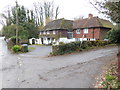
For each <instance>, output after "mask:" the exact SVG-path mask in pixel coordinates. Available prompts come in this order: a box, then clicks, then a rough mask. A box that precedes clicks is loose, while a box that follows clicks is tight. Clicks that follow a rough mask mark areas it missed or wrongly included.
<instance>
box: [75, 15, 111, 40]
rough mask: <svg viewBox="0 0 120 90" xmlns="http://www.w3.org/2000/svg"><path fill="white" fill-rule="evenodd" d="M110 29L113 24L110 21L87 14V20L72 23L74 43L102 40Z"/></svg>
mask: <svg viewBox="0 0 120 90" xmlns="http://www.w3.org/2000/svg"><path fill="white" fill-rule="evenodd" d="M112 27H113V24H112V23H111V22H110V21H108V20H104V19H100V18H99V17H93V15H92V14H89V15H88V18H86V19H79V20H76V21H74V22H73V36H74V38H75V39H76V41H82V40H104V39H105V38H106V35H107V32H108V31H109V30H111V28H112Z"/></svg>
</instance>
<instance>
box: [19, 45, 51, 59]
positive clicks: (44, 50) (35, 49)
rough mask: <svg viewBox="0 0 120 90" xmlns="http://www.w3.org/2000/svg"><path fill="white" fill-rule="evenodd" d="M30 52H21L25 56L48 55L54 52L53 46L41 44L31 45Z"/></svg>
mask: <svg viewBox="0 0 120 90" xmlns="http://www.w3.org/2000/svg"><path fill="white" fill-rule="evenodd" d="M29 48H31V50H30V52H28V53H24V54H19V55H20V56H24V57H46V56H48V55H49V54H50V52H52V46H39V45H30V46H29Z"/></svg>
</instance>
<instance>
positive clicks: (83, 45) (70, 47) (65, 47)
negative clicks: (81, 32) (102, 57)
mask: <svg viewBox="0 0 120 90" xmlns="http://www.w3.org/2000/svg"><path fill="white" fill-rule="evenodd" d="M108 44H110V42H109V41H101V40H96V41H83V42H71V43H66V44H65V43H62V44H59V45H55V46H52V55H63V54H67V53H72V52H76V51H82V50H84V49H89V48H93V47H100V46H105V45H108Z"/></svg>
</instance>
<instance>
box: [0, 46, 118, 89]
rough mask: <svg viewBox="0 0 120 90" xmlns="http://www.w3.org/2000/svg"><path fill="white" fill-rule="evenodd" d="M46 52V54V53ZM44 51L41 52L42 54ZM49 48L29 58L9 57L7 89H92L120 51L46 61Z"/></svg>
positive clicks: (5, 64) (5, 72) (111, 49)
mask: <svg viewBox="0 0 120 90" xmlns="http://www.w3.org/2000/svg"><path fill="white" fill-rule="evenodd" d="M45 48H46V50H45ZM41 49H42V50H41ZM50 51H51V49H50V47H49V46H48V47H40V46H37V49H35V50H33V51H32V52H29V53H26V54H19V55H13V54H9V57H8V56H7V55H6V56H5V57H4V58H3V59H2V61H3V67H2V69H1V71H0V72H2V73H3V78H2V81H3V82H2V87H4V88H89V87H94V85H93V84H95V82H96V79H95V77H98V76H99V75H100V74H101V72H102V71H103V70H104V69H106V68H107V67H108V66H109V64H110V62H111V61H112V60H116V59H117V58H116V54H117V52H118V47H108V48H103V49H99V50H91V51H88V52H82V53H76V54H71V55H64V56H56V57H46V55H47V54H48V52H50Z"/></svg>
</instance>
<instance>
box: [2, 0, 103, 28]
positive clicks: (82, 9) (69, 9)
mask: <svg viewBox="0 0 120 90" xmlns="http://www.w3.org/2000/svg"><path fill="white" fill-rule="evenodd" d="M15 1H16V0H0V13H2V12H5V11H6V10H7V8H8V6H10V7H11V6H15ZM17 1H18V4H20V5H24V6H25V7H26V8H28V9H33V3H35V2H43V1H54V4H55V6H58V5H59V12H60V14H59V16H58V18H65V19H70V20H73V19H74V18H75V17H79V16H84V18H86V17H88V14H89V13H91V14H93V16H98V17H100V18H105V16H103V15H102V14H100V13H98V11H97V10H96V9H95V8H94V7H93V6H92V5H91V4H90V3H89V1H94V0H17ZM99 1H101V0H99ZM1 19H2V18H1V17H0V20H1ZM1 28H2V25H1V24H0V29H1Z"/></svg>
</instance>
